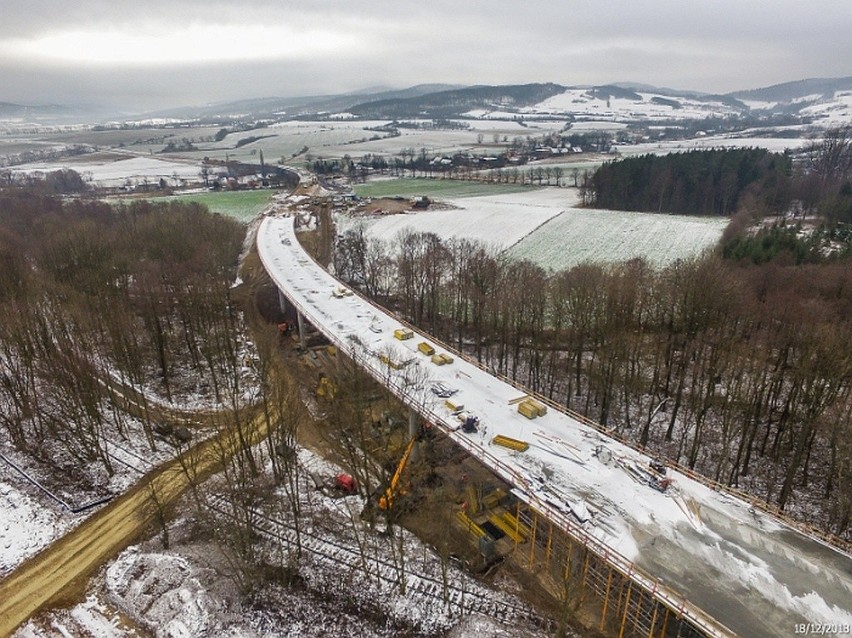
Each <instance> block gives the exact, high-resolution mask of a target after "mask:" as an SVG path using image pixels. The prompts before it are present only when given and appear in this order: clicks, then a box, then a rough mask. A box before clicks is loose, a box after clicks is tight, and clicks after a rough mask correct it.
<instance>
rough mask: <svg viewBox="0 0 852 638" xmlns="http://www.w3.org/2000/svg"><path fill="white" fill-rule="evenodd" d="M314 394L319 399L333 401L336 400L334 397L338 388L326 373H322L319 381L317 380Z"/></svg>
mask: <svg viewBox="0 0 852 638" xmlns="http://www.w3.org/2000/svg"><path fill="white" fill-rule="evenodd" d="M314 392H315V393H316V395H317V396H318V397H322V398H324V399H328V400H329V401H332V400H333V399H334V395H335V394H337V386H335V385H334V381H332V380H331V379H329V378H328V377H327V376H326V375H325V374H324V373H322V372H320V373H319V379H318V380H317V388H316V390H315V391H314Z"/></svg>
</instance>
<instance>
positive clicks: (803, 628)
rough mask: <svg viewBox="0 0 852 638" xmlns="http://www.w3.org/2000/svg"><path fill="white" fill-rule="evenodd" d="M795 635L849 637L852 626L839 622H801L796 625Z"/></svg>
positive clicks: (851, 632)
mask: <svg viewBox="0 0 852 638" xmlns="http://www.w3.org/2000/svg"><path fill="white" fill-rule="evenodd" d="M794 633H795V634H796V635H797V636H848V635H850V634H852V624H850V623H839V622H833V623H832V622H801V623H796V625H795V631H794Z"/></svg>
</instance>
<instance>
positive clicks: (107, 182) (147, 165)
mask: <svg viewBox="0 0 852 638" xmlns="http://www.w3.org/2000/svg"><path fill="white" fill-rule="evenodd" d="M62 168H70V169H73V170H75V171H77V172H78V173H80V174H81V175H83V176H84V177H85V178H87V179H89V178H90V179H91V181H92V182H94V183H96V184H99V185H101V186H123V185H124V184H126V183H127V182H128V181H129V182H131V183H134V182H136V183H139V182H144V183H155V182H157V181H159V180H160V179H165V180H167V181H169V183H170V184H171V183H172V182H171V180H173V179H174V178H175V176H177V178H178V179H183V180H188V181H197V180H198V179H200V171H201V165H200V164H195V163H186V162H172V161H166V160H161V159H156V158H153V157H128V158H127V159H119V160H117V161H113V160H107V161H100V162H84V161H80V160H79V159H75V160H73V161H67V160H66V161H60V162H50V163H45V162H40V163H35V164H22V165H20V166H15V167H14V168H13V169H12V172H14V173H27V174H32V173H49V172H50V171H58V170H59V169H62Z"/></svg>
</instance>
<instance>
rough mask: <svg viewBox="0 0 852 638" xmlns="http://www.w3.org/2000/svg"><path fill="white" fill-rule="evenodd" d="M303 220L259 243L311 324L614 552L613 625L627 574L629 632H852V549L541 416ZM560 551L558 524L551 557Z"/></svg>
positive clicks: (560, 419) (558, 520)
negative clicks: (388, 301) (325, 245)
mask: <svg viewBox="0 0 852 638" xmlns="http://www.w3.org/2000/svg"><path fill="white" fill-rule="evenodd" d="M293 223H294V222H293V219H292V218H290V217H276V216H271V217H267V218H266V219H264V221H263V222H262V224H261V226H260V228H259V230H258V236H257V247H258V252H259V254H260V258H261V261H262V263H263V265H264V267H265V269H266V270H267V272H268V273H269V275H270V277H271V278H272V280H273V281H274V282H275V284H276V286H277V287H278V290H279V293H280V294H281V295H283V297H286V300H287V301H288V302H289V303H291V304H292V305H293V306H294V307H295V308H296V310H297V311H298V313H299V320H300V323H301V322H302V321H303V320H307V321H309V322H310V323H311V324H312V325H313V326H315V327H316V328H317V329H318V330H320V331H321V332H322V333H323V334H324V335H325V336H326V337H327V338H328V339H329V340H330V341H331V342H332V343H333V344H334V345H335V346H337V348H338V349H339V350H340V351H341V352H343V353H345V354H347V355H348V356H349V357H350V358H352V360H353V361H355V362H356V363H357V364H358V365H360V366H361V367H362V368H363V369H364V370H366V371H367V372H368V373H369V374H370V375H371V376H373V377H374V378H375V379H376V380H378V381H379V382H380V383H382V384H383V385H384V386H385V387H387V388H388V389H389V390H390V391H391V392H392V393H393V394H395V395H396V396H397V397H398V398H399V399H400V400H401V401H402V402H404V403H405V404H406V405H407V406H408V407H409V408H411V409H412V410H415V411H416V412H418V413H419V414H420V415H421V416H422V417H423V418H424V419H426V420H428V421H429V422H430V423H432V424H435V425H437V426H438V427H440V428H441V429H442V430H443V431H445V432H446V434H447V436H449V437H450V438H451V439H452V440H453V441H454V442H455V443H456V444H457V445H459V446H461V447H462V448H464V449H465V450H466V451H467V452H468V453H469V454H470V455H471V456H474V457H476V458H477V459H478V460H479V461H481V462H482V463H483V464H484V465H486V466H487V467H488V468H490V469H491V470H492V471H493V472H494V473H495V474H496V475H498V476H499V477H501V478H502V479H503V480H505V481H506V482H507V483H509V484H510V485H512V486H513V490H512V493H513V494H514V495H515V496H516V497H518V499H519V500H520V501H522V502H523V503H525V504H526V505H527V506H529V508H530V511H532V512H534V513H535V515H536V516H537V517H539V518H538V519H537V520H541V521H544V522H545V523H546V524H547V526H548V527H549V529H550V531H551V535H552V533H553V529H554V528H556V529H558V530H560V531H561V532H562V533H564V534H565V535H566V536H567V537H568V538H569V539H570V540H571V542H572V543H576V544H577V545H578V546H582V547H583V548H584V549H585V550H587V552H588V553H589V554H590V555H592V556H593V557H594V559H595V560H596V561H597V563H596V564H601V565H605V566H606V568H605V570H603V571H601V573H602V574H604V576H603V577H602V578H601V579H600V580H599V583H598V586H596V587H595V588H596V590H597V591H598V593H599V594H603V592H604V587H605V590H606V598H605V602H604V604H603V612H602V616H601V625H602V626H603V624H604V617H605V616H606V614H607V605H608V604H609V599H610V594H611V593H614V590H613V588H615V587H620V588H621V590H619V593H618V601H619V602H618V611H617V615H616V617H615V624H616V626H617V625H619V623H620V632H621V634H623V635H630V634H633V635H642V636H670V635H671V636H690V635H698V636H718V637H728V636H742V637H743V638H761V637H770V636H792V635H795V634H796V633H802V632H801V631H799V629H801V628H802V627H803V626H806V624H807V623H811V625H810V626H821V627H825V628H827V629H832V630H834V632H835V633H837V634H842V633H843V631H844V630H845V632H846V633H849V631H850V626H852V556H850V555H849V554H847V553H844V552H842V551H840V550H838V549H836V548H834V547H831V546H829V545H827V544H826V543H824V542H822V541H820V540H819V539H817V538H815V537H811V536H809V535H806V534H804V533H802V532H800V531H798V530H796V529H794V528H793V527H791V526H789V525H787V524H785V523H784V522H783V521H781V520H780V519H777V518H775V517H773V516H771V515H770V514H767V513H764V512H761V511H759V510H756V509H755V508H754V507H752V506H751V505H750V504H749V503H748V502H747V501H745V500H742V499H739V498H737V497H736V496H734V495H732V494H731V493H727V492H724V491H718V490H713V489H711V488H710V487H708V486H707V485H706V484H704V483H702V482H701V481H698V480H695V479H693V478H691V477H690V476H687V475H686V474H685V473H683V472H681V471H678V470H677V469H672V468H669V469H668V471H667V473H666V475H665V477H666V478H667V479H670V481H671V484H670V487H669V488H668V489H666V490H665V491H659V490H658V489H653V488H652V484H654V483H655V482H657V479H659V478H660V476H659V475H658V474H657V473H656V472H654V471H653V470H649V466H650V462H651V459H650V458H649V457H647V456H645V455H643V454H642V453H641V452H639V451H637V450H635V449H633V448H631V447H629V446H627V445H624V444H622V443H620V442H619V441H617V440H615V439H612V438H610V437H607V436H605V435H604V434H602V433H601V431H600V430H599V429H598V428H596V427H594V425H593V424H590V423H588V422H584V421H585V420H584V419H583V418H582V417H578V416H577V415H572V414H568V413H566V412H564V411H561V410H560V409H559V408H558V406H553V405H550V406H549V409H546V410H543V411H546V413H545V414H541V412H539V414H541V416H538V417H537V418H533V419H530V418H526V417H525V416H524V415H522V414H520V413H519V409H518V404H519V403H520V401H521V400H522V399H521V397H524V396H525V392H524V391H523V390H522V389H520V388H519V387H516V386H515V385H513V384H512V383H511V382H509V381H507V380H504V379H500V378H498V377H497V376H495V375H492V374H489V372H487V371H486V370H483V369H481V368H480V367H479V366H477V365H476V364H475V363H474V362H471V361H469V360H467V359H465V358H464V357H461V356H460V355H458V354H457V353H454V352H450V351H449V350H448V348H446V347H444V346H441V345H440V344H437V343H436V341H435V340H434V339H432V337H430V336H429V335H428V334H426V333H423V332H422V331H418V330H416V329H413V328H410V327H408V326H405V328H406V329H409V330H411V331H412V333H413V335H412V338H407V339H404V340H400V339H399V338H396V337H395V334H394V333H395V331H396V330H397V329H399V328H402V327H403V325H402V324H401V323H400V321H399V320H398V319H396V318H394V317H393V316H392V315H391V314H389V313H388V312H386V311H385V310H383V309H382V308H380V307H378V306H376V305H374V304H372V303H371V302H369V301H368V300H366V299H363V298H362V297H360V296H359V295H357V294H352V292H351V291H350V290H348V289H347V288H346V287H345V286H344V285H343V284H341V282H339V281H338V280H337V279H335V278H334V277H332V276H331V275H330V274H328V272H326V271H325V270H324V269H323V268H322V267H321V266H319V265H318V264H317V263H316V262H315V261H313V260H312V259H311V258H310V257H309V256H308V255H307V253H306V252H305V251H304V250H303V249H302V247H301V245H300V243H299V241H298V239H297V238H296V233H295V230H294V226H293ZM423 341H426V342H428V343H429V344H433V345H435V349H436V351H437V353H438V354H440V353H442V352H447V353H449V354H450V355H451V356H452V359H453V361H452V362H451V363H447V364H446V365H436V364H435V363H433V361H432V358H431V356H430V355H427V354H424V353H423V352H422V351H421V350H420V349H419V348H418V345H419V344H420V343H421V342H423ZM435 383H440V384H443V385H444V386H446V387H447V388H449V389H451V390H454V391H455V393H454V394H453V395H452V397H451V398H450V399H448V400H447V401H445V399H444V398H440V397H438V396H436V394H435V393H434V392H433V391H432V390H431V388H432V387H433V386H434V384H435ZM542 403H546V402H545V401H543V400H540V404H542ZM450 404H452V405H450ZM460 406H463V408H461V407H460ZM462 410H463V412H462V415H463V414H464V413H470V414H472V415H475V416H476V417H477V418H478V419H479V425H478V430H477V431H476V432H465V431H463V429H461V428H460V427H459V426H460V420H459V412H460V411H462ZM495 437H503V439H502V440H501V441H500V442H502V443H505V442H506V440H508V441H509V443H510V447H505V446H504V445H499V444H497V441H495ZM511 446H514V447H515V448H516V449H511ZM517 448H522V449H520V450H519V449H517ZM657 487H659V484H657ZM539 526H540V528H542V529H543V528H544V524H541V523H540V524H539ZM541 538H543V534H542V537H541ZM533 539H534V540H533V544H535V529H534V526H533ZM540 544H542V545H543V541H540ZM540 549H541V551H542V552H544V551H545V550H544V547H543V546H542V547H541V548H540ZM550 549H551V548H550V537H548V540H547V548H546V551H547V555H548V556H550ZM531 551H532V550H531ZM535 551H538V550H535ZM530 556H531V560H532V553H531V554H530ZM587 568H588V564H586V565H585V566H584V568H583V569H584V570H585V569H587ZM606 570H608V571H606ZM566 573H567V567H566ZM611 590H612V591H611ZM631 595H632V596H633V603H632V607H631ZM637 601H639V602H637ZM609 613H610V615H611V616H612V613H613V609H610V610H609ZM611 616H610V621H608V622H610V623H611V621H612V618H611ZM824 633H826V634H827V635H832V634H831V633H830V632H825V631H824ZM621 634H620V635H621Z"/></svg>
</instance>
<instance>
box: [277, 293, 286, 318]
mask: <svg viewBox="0 0 852 638" xmlns="http://www.w3.org/2000/svg"><path fill="white" fill-rule="evenodd" d="M278 309H279V310H280V311H281V314H284V313H285V312H287V297H285V296H284V293H283V292H281V289H280V288H279V289H278Z"/></svg>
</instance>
